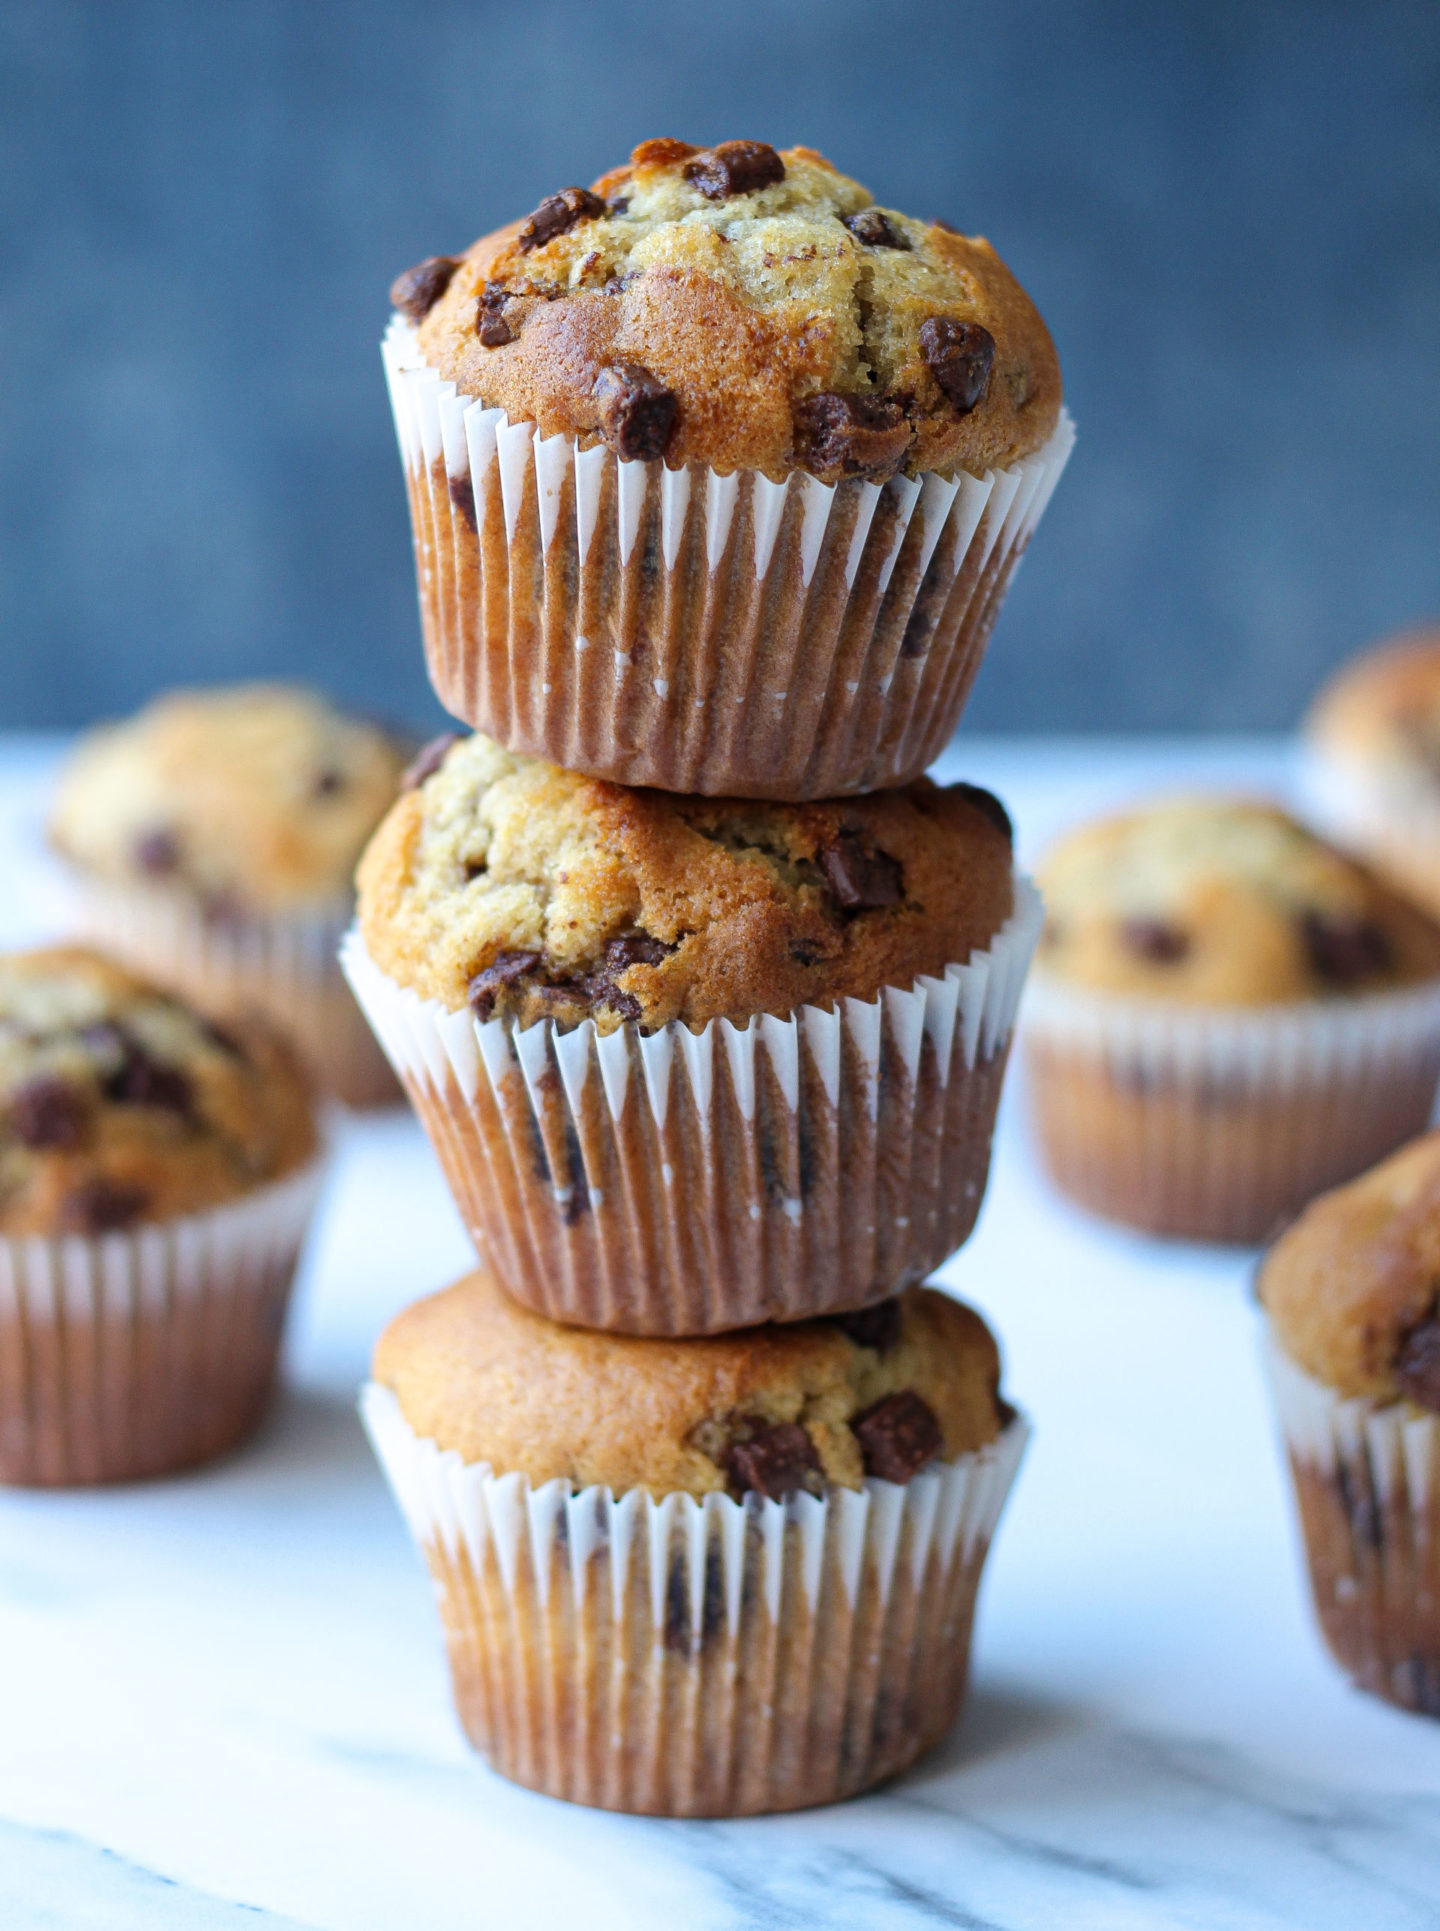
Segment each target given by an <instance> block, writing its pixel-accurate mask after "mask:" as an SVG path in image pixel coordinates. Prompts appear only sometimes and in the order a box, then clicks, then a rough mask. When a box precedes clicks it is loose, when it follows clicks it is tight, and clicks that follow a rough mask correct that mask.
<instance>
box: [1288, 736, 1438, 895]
mask: <svg viewBox="0 0 1440 1931" xmlns="http://www.w3.org/2000/svg"><path fill="white" fill-rule="evenodd" d="M1300 791H1301V796H1302V798H1303V800H1304V803H1305V809H1306V813H1307V815H1308V816H1309V817H1310V818H1312V819H1313V820H1314V822H1315V823H1316V824H1317V825H1318V826H1319V827H1320V829H1321V830H1322V831H1324V832H1325V833H1326V835H1327V836H1328V837H1330V838H1332V839H1333V840H1334V841H1335V843H1336V844H1337V845H1343V846H1345V847H1346V848H1347V849H1349V850H1350V851H1354V852H1358V853H1359V854H1360V855H1361V856H1362V857H1363V858H1366V859H1368V860H1369V862H1370V863H1371V864H1372V865H1373V866H1374V867H1375V868H1376V870H1377V871H1380V872H1383V873H1385V874H1386V876H1387V877H1389V878H1391V879H1393V880H1394V882H1395V884H1396V885H1398V886H1399V887H1400V889H1401V890H1402V891H1404V892H1407V893H1409V895H1410V896H1411V897H1412V898H1414V899H1415V900H1416V901H1417V903H1419V904H1421V905H1423V906H1425V908H1426V909H1427V910H1428V911H1429V912H1430V913H1431V915H1432V916H1440V789H1437V787H1436V786H1434V785H1433V784H1430V783H1427V782H1425V781H1424V780H1423V779H1421V778H1418V777H1414V778H1411V777H1407V775H1406V774H1405V773H1403V772H1397V773H1395V774H1393V775H1387V774H1385V773H1382V772H1378V771H1372V770H1369V769H1367V768H1366V767H1364V766H1363V765H1356V764H1353V763H1350V762H1348V761H1347V760H1345V759H1342V758H1338V757H1336V756H1334V755H1333V754H1332V753H1329V752H1327V751H1325V750H1324V749H1322V748H1320V747H1317V746H1314V745H1311V746H1308V747H1307V748H1306V751H1305V755H1304V757H1303V759H1302V762H1301V766H1300Z"/></svg>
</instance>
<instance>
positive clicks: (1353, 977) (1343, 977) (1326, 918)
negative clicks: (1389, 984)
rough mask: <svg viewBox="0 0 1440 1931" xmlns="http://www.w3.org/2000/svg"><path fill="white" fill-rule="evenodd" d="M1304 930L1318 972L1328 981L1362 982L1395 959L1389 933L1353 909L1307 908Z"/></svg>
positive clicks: (1318, 974) (1387, 966)
mask: <svg viewBox="0 0 1440 1931" xmlns="http://www.w3.org/2000/svg"><path fill="white" fill-rule="evenodd" d="M1300 932H1301V936H1302V937H1303V939H1304V941H1305V950H1306V951H1307V952H1308V953H1309V955H1310V963H1311V965H1312V966H1313V967H1314V968H1315V972H1316V975H1317V976H1318V977H1319V978H1321V979H1323V980H1324V981H1325V982H1326V984H1327V985H1332V986H1353V985H1358V984H1359V983H1360V981H1361V980H1362V979H1373V978H1375V977H1376V976H1377V975H1378V974H1380V973H1382V972H1386V971H1388V970H1389V968H1390V966H1391V965H1392V964H1393V963H1394V958H1395V951H1394V947H1393V946H1392V945H1391V943H1390V937H1389V934H1388V933H1387V932H1385V931H1384V930H1382V928H1381V927H1380V926H1378V925H1376V923H1375V922H1374V920H1373V919H1366V918H1358V917H1356V916H1355V915H1353V914H1352V913H1349V912H1316V911H1311V912H1305V913H1304V914H1302V916H1301V919H1300Z"/></svg>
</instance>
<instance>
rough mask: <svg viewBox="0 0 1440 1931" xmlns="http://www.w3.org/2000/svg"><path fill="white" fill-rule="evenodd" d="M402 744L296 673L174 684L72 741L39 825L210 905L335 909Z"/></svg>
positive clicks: (114, 873)
mask: <svg viewBox="0 0 1440 1931" xmlns="http://www.w3.org/2000/svg"><path fill="white" fill-rule="evenodd" d="M407 756H408V747H406V746H404V745H403V744H401V743H400V742H399V741H398V740H397V739H394V738H391V737H389V736H388V735H387V734H386V733H385V732H384V731H382V730H379V729H378V728H377V727H376V726H375V725H373V724H367V723H364V722H363V721H362V720H360V719H358V718H353V717H347V716H345V715H344V714H343V713H342V712H340V711H337V710H336V709H335V708H334V707H333V706H332V705H331V704H329V703H327V701H326V700H325V699H324V698H323V697H321V696H320V695H319V694H318V693H317V692H315V691H309V690H304V689H301V688H300V687H298V686H292V685H286V684H242V685H236V686H233V687H230V688H226V689H219V690H203V691H172V692H170V693H169V694H168V695H166V696H164V697H161V698H157V699H156V701H155V702H154V703H153V704H148V705H146V707H145V709H144V710H143V711H141V712H139V713H138V715H137V716H135V717H133V718H130V719H127V720H126V721H125V722H124V723H121V724H111V725H106V726H104V727H103V728H102V729H100V730H97V731H92V732H90V733H89V734H88V735H87V736H86V737H85V738H84V739H83V740H82V742H81V744H80V746H79V749H78V750H77V751H76V752H75V755H74V757H73V758H72V759H71V761H70V765H69V767H68V769H67V770H66V772H65V774H64V776H63V778H62V779H61V783H60V791H59V796H58V797H57V799H56V802H55V809H54V813H53V815H52V818H51V822H50V836H51V840H52V842H53V843H54V845H55V846H56V848H57V849H58V850H59V851H60V852H62V853H63V854H64V856H65V857H66V858H69V859H71V860H73V861H74V863H75V864H77V865H79V866H81V867H82V868H83V869H84V870H85V871H87V872H93V873H96V874H98V875H99V876H100V877H102V878H106V879H109V880H111V881H112V882H115V883H121V884H125V883H135V884H144V885H147V886H156V887H161V888H166V889H174V890H179V891H183V892H184V893H186V894H188V895H190V896H192V897H195V898H197V899H198V900H199V901H200V902H201V903H202V905H204V906H205V907H206V908H207V909H209V910H210V911H212V912H214V913H216V914H217V915H231V916H243V914H244V913H245V912H246V911H252V912H260V913H267V912H291V911H302V910H310V909H316V910H321V909H333V908H334V907H335V906H337V905H338V906H341V907H342V908H343V906H344V904H345V903H346V902H347V901H348V898H349V894H350V879H351V874H352V873H353V871H354V869H355V861H356V859H357V858H358V857H359V856H360V852H361V849H362V848H363V846H364V844H365V840H366V839H367V838H368V837H369V836H370V833H371V832H372V831H373V830H374V829H375V826H376V825H377V824H378V823H379V821H380V818H381V815H382V814H383V813H384V811H385V809H386V807H387V806H388V805H389V803H390V802H391V800H392V799H393V798H394V796H395V792H396V789H397V787H398V785H399V781H400V775H401V772H402V771H403V769H404V766H405V761H406V757H407Z"/></svg>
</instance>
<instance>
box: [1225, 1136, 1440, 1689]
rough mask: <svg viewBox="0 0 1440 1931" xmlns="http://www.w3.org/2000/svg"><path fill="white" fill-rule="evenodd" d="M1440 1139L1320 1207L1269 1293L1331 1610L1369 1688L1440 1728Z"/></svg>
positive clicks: (1276, 1254) (1312, 1536) (1295, 1234)
mask: <svg viewBox="0 0 1440 1931" xmlns="http://www.w3.org/2000/svg"><path fill="white" fill-rule="evenodd" d="M1437 1283H1440V1133H1428V1134H1426V1135H1425V1136H1424V1137H1423V1138H1422V1139H1420V1140H1417V1141H1415V1142H1414V1144H1413V1145H1411V1146H1407V1147H1405V1148H1404V1149H1402V1151H1401V1152H1399V1153H1395V1154H1392V1155H1391V1156H1390V1158H1389V1159H1388V1160H1385V1161H1384V1162H1383V1163H1382V1164H1381V1165H1380V1166H1378V1167H1376V1168H1374V1169H1373V1170H1372V1171H1371V1172H1369V1173H1366V1174H1364V1175H1362V1176H1361V1178H1360V1179H1358V1180H1352V1181H1351V1182H1349V1184H1348V1185H1346V1186H1343V1187H1339V1188H1337V1189H1336V1190H1335V1191H1334V1192H1333V1193H1328V1194H1325V1195H1323V1196H1322V1197H1321V1198H1320V1199H1319V1200H1316V1201H1314V1202H1313V1203H1312V1204H1311V1205H1310V1206H1309V1207H1307V1208H1306V1210H1305V1212H1304V1213H1303V1214H1302V1215H1301V1216H1300V1218H1299V1220H1297V1221H1296V1222H1295V1224H1294V1225H1293V1226H1292V1227H1290V1228H1289V1229H1288V1230H1287V1231H1286V1233H1285V1234H1283V1235H1282V1236H1281V1238H1280V1240H1279V1241H1277V1243H1276V1244H1275V1246H1274V1247H1273V1248H1272V1249H1271V1251H1270V1252H1269V1254H1267V1255H1266V1257H1265V1260H1264V1263H1263V1265H1262V1267H1261V1269H1260V1274H1259V1279H1258V1289H1259V1295H1260V1300H1261V1302H1262V1304H1263V1306H1264V1309H1265V1312H1266V1315H1267V1317H1268V1322H1269V1337H1270V1356H1269V1359H1270V1370H1271V1385H1272V1388H1273V1391H1274V1396H1275V1402H1276V1407H1277V1410H1278V1413H1279V1418H1280V1426H1281V1430H1282V1433H1283V1435H1284V1439H1285V1444H1286V1448H1287V1451H1288V1455H1289V1460H1290V1468H1291V1473H1292V1475H1293V1477H1294V1481H1295V1493H1296V1499H1297V1502H1298V1506H1299V1513H1300V1524H1301V1528H1302V1529H1303V1531H1304V1538H1305V1548H1306V1554H1307V1557H1308V1561H1309V1569H1310V1580H1311V1585H1312V1589H1313V1593H1314V1601H1315V1612H1316V1615H1317V1617H1318V1619H1319V1622H1320V1627H1321V1629H1322V1631H1323V1632H1324V1636H1325V1640H1326V1642H1327V1644H1328V1645H1329V1647H1330V1650H1331V1652H1332V1654H1333V1655H1334V1657H1335V1660H1336V1661H1337V1662H1338V1663H1339V1664H1340V1666H1341V1668H1342V1669H1343V1670H1345V1671H1346V1672H1347V1673H1348V1674H1349V1675H1350V1676H1351V1677H1353V1678H1354V1680H1355V1681H1356V1682H1357V1683H1358V1684H1359V1685H1360V1686H1361V1688H1362V1689H1366V1690H1369V1691H1370V1692H1371V1693H1372V1694H1374V1695H1376V1696H1383V1697H1385V1698H1386V1699H1387V1700H1388V1701H1389V1702H1391V1703H1398V1704H1401V1705H1402V1706H1403V1707H1404V1708H1406V1709H1410V1710H1420V1711H1423V1712H1424V1713H1425V1714H1426V1715H1427V1716H1440V1303H1437Z"/></svg>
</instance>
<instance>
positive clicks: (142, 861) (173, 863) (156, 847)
mask: <svg viewBox="0 0 1440 1931" xmlns="http://www.w3.org/2000/svg"><path fill="white" fill-rule="evenodd" d="M131 849H132V850H133V851H134V854H135V863H136V864H137V865H138V866H139V868H140V870H141V871H142V872H147V873H148V874H149V875H150V876H151V877H152V878H163V877H164V875H165V874H166V873H167V872H173V871H174V870H175V868H176V867H177V866H178V865H179V863H180V841H179V839H178V838H177V837H176V836H175V834H174V832H173V831H169V830H167V829H166V827H165V826H164V825H157V826H155V828H154V829H153V830H151V831H142V832H141V834H140V836H139V837H138V838H137V839H136V840H135V843H134V845H133V846H132V848H131Z"/></svg>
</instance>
